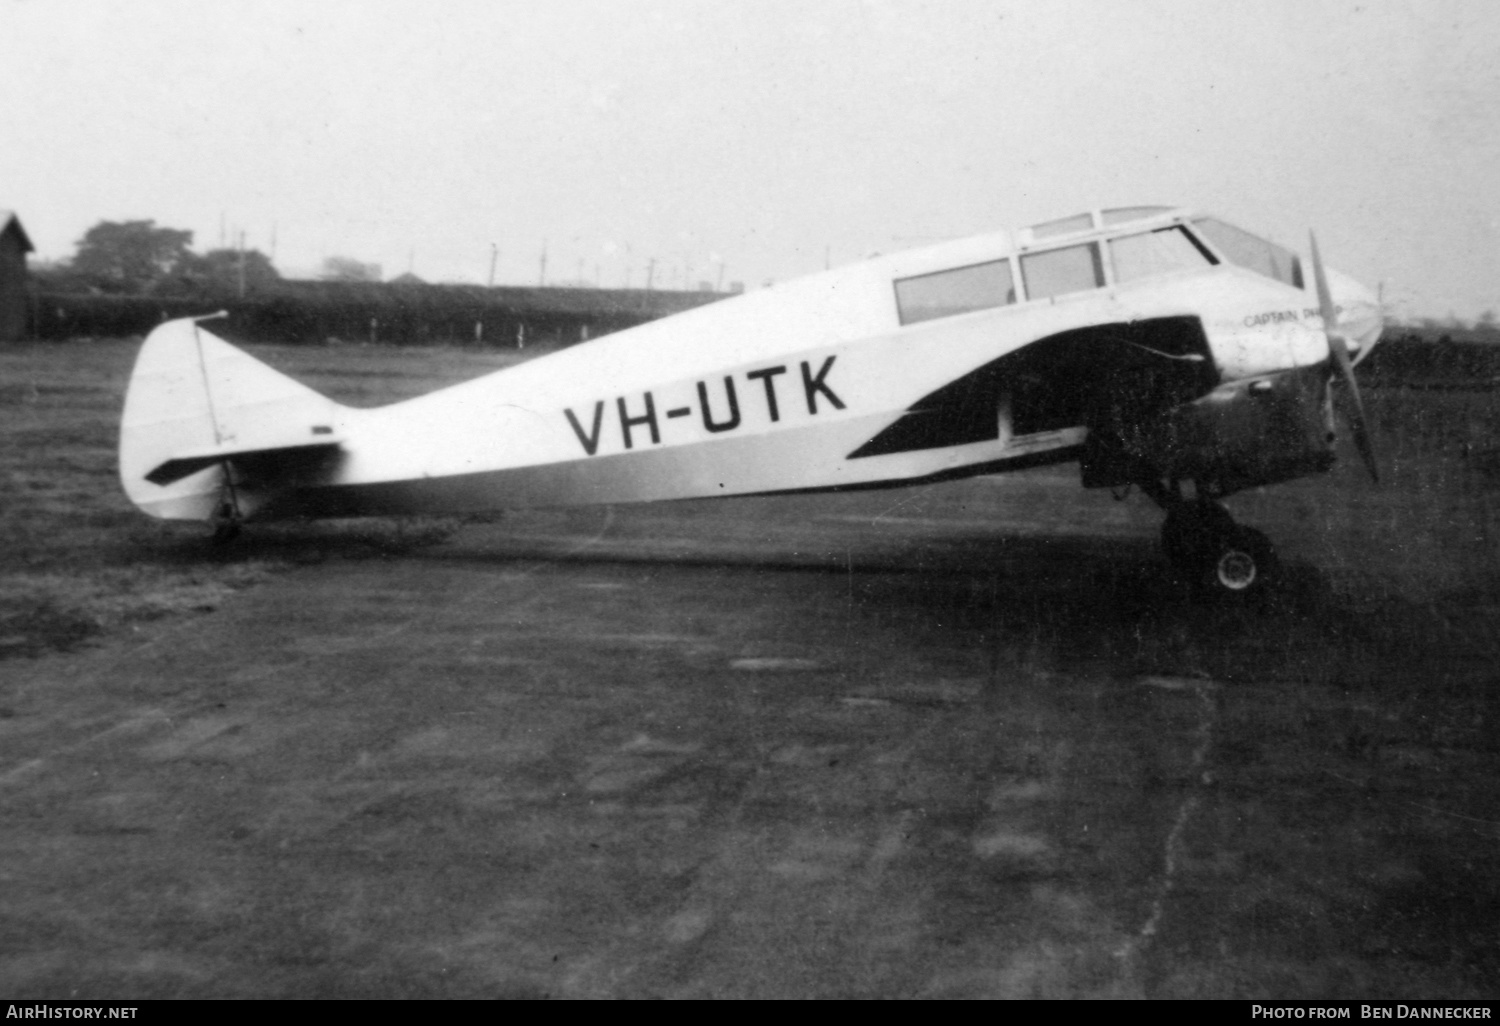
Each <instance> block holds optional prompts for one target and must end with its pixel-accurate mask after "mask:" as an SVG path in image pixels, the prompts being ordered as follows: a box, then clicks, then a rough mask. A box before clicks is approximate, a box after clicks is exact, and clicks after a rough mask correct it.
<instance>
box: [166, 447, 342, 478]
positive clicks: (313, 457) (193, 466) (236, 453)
mask: <svg viewBox="0 0 1500 1026" xmlns="http://www.w3.org/2000/svg"><path fill="white" fill-rule="evenodd" d="M338 448H339V443H338V442H337V441H324V442H309V443H307V444H305V445H281V446H276V447H274V448H261V449H241V448H232V447H226V448H215V449H210V450H207V451H202V452H193V453H184V454H183V455H181V456H174V457H172V458H171V459H169V460H167V461H166V462H165V463H162V464H161V465H160V466H158V467H157V468H156V469H154V470H152V471H151V472H150V473H149V474H147V475H146V480H147V481H150V482H151V483H152V484H155V485H169V484H171V483H172V482H173V481H181V480H182V479H183V478H185V477H189V476H191V475H193V474H196V473H198V471H200V470H206V469H207V468H209V467H212V466H214V465H215V464H218V463H226V462H233V463H236V464H239V465H241V466H244V467H247V468H253V469H255V470H257V471H262V470H264V469H271V468H275V467H276V466H278V465H285V466H286V467H288V468H294V467H303V466H306V465H308V464H310V463H314V462H316V461H317V460H318V459H320V458H322V457H325V456H328V455H331V454H332V453H334V452H337V451H338Z"/></svg>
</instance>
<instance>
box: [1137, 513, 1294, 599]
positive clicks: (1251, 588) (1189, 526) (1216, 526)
mask: <svg viewBox="0 0 1500 1026" xmlns="http://www.w3.org/2000/svg"><path fill="white" fill-rule="evenodd" d="M1161 542H1162V549H1163V550H1165V552H1166V555H1167V559H1168V561H1170V562H1171V564H1172V565H1173V566H1174V567H1176V568H1177V569H1178V570H1179V571H1181V572H1182V573H1183V574H1184V575H1185V576H1187V577H1188V578H1189V579H1190V580H1192V581H1193V582H1194V583H1195V584H1197V585H1199V586H1201V587H1202V588H1203V589H1204V591H1205V592H1206V593H1207V594H1209V595H1212V596H1215V597H1218V598H1223V599H1232V600H1234V599H1245V598H1249V597H1251V596H1253V595H1256V594H1259V593H1260V592H1262V591H1263V590H1264V589H1265V587H1266V585H1267V584H1268V583H1269V582H1270V580H1271V578H1272V577H1273V576H1274V575H1275V572H1276V554H1275V551H1274V550H1273V549H1272V547H1271V542H1270V540H1269V539H1268V538H1267V537H1266V536H1265V535H1264V534H1261V533H1260V532H1259V531H1257V530H1255V529H1254V528H1250V527H1241V526H1240V525H1239V524H1237V523H1235V522H1234V518H1233V517H1231V516H1230V515H1229V511H1228V510H1226V509H1225V508H1224V507H1223V506H1220V505H1219V504H1218V503H1216V502H1209V501H1199V502H1182V503H1179V504H1177V505H1174V506H1172V507H1171V509H1169V510H1168V511H1167V519H1166V521H1165V522H1164V523H1163V524H1162V529H1161Z"/></svg>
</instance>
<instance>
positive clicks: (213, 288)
mask: <svg viewBox="0 0 1500 1026" xmlns="http://www.w3.org/2000/svg"><path fill="white" fill-rule="evenodd" d="M242 267H243V275H244V277H243V284H244V291H246V292H255V291H257V290H263V289H266V288H269V287H270V286H272V285H275V284H276V283H277V282H279V281H280V280H281V275H279V274H277V273H276V268H275V266H274V265H273V264H272V263H271V258H270V257H268V256H266V255H265V254H264V253H262V252H261V251H260V250H258V249H246V250H238V249H211V250H209V251H208V252H207V253H205V254H203V255H202V256H196V255H193V254H190V255H189V259H188V261H186V266H185V267H184V270H185V272H186V274H185V276H186V277H187V278H188V279H189V280H190V282H191V284H192V286H193V288H194V290H195V291H201V292H211V293H213V294H215V295H238V294H239V292H240V285H241V281H242V279H241V268H242Z"/></svg>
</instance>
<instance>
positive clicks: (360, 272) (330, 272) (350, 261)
mask: <svg viewBox="0 0 1500 1026" xmlns="http://www.w3.org/2000/svg"><path fill="white" fill-rule="evenodd" d="M322 277H323V280H324V281H379V280H380V265H379V264H364V263H360V262H359V261H358V260H355V259H354V258H353V257H346V256H331V257H329V258H328V259H327V260H324V261H323V275H322Z"/></svg>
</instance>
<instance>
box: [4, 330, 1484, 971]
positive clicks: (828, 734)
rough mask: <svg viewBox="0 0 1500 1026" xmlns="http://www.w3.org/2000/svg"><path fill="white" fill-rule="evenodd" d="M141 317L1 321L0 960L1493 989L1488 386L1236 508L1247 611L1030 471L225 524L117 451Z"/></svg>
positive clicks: (196, 967) (439, 367)
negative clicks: (891, 486) (1259, 580)
mask: <svg viewBox="0 0 1500 1026" xmlns="http://www.w3.org/2000/svg"><path fill="white" fill-rule="evenodd" d="M255 353H256V355H257V356H259V357H261V358H262V359H265V360H267V361H268V362H270V363H272V364H274V365H276V366H278V367H280V368H281V369H283V370H285V371H287V372H288V373H291V374H293V375H294V376H296V377H298V378H299V379H301V380H303V381H306V382H307V383H308V384H310V385H312V386H313V387H315V388H318V389H320V390H322V391H325V392H327V393H328V394H330V395H332V396H334V397H335V398H337V399H340V400H342V401H344V402H348V403H352V404H356V405H374V404H378V403H380V402H384V401H388V400H392V399H399V398H402V397H405V396H410V395H414V394H419V393H422V392H426V391H428V390H429V389H431V388H434V387H437V386H439V385H442V384H445V383H448V382H451V381H456V380H460V379H464V378H468V377H471V376H473V375H475V374H478V373H482V372H484V371H487V370H490V369H493V368H495V367H497V366H502V365H503V363H504V360H503V358H501V357H498V356H496V355H495V354H492V353H482V352H472V351H469V352H466V351H458V350H454V351H445V350H432V349H421V350H399V349H384V348H381V349H375V348H370V349H365V348H339V349H280V348H264V347H263V348H258V349H256V350H255ZM133 355H134V345H133V344H131V343H129V342H108V341H91V342H75V343H69V344H62V345H53V346H48V347H33V348H26V347H22V348H16V349H10V350H6V351H0V375H3V376H0V382H3V384H0V410H3V413H0V431H3V433H4V442H5V444H4V445H3V447H0V460H3V469H4V473H3V475H0V488H3V489H4V495H3V507H0V544H3V546H4V548H3V551H4V557H3V558H4V560H5V563H4V574H3V578H0V657H9V661H8V662H5V663H0V735H3V740H4V747H5V750H6V753H7V759H6V760H5V762H4V765H0V783H4V784H5V785H6V786H5V787H4V788H3V789H0V798H3V799H4V807H3V812H4V816H5V819H6V822H7V823H8V824H10V825H11V827H12V829H11V830H10V831H9V833H8V835H7V844H8V847H6V848H5V849H4V850H3V852H0V855H3V860H4V862H5V867H6V872H5V874H3V876H4V878H5V880H6V887H5V888H3V889H0V894H3V896H4V898H3V900H0V989H7V986H8V989H10V990H11V991H14V992H17V993H21V992H25V993H32V994H39V995H40V994H59V995H60V994H67V993H75V994H83V995H88V994H98V995H105V994H114V995H119V994H134V995H137V996H145V997H168V996H171V997H183V996H187V997H203V996H213V997H224V996H236V995H243V996H262V997H264V996H294V997H307V996H338V995H349V996H353V995H358V996H365V997H368V996H381V995H389V996H396V995H402V996H471V997H472V996H491V995H494V994H506V993H509V994H515V995H521V996H526V995H540V994H544V993H553V994H572V995H579V996H650V995H655V994H673V993H678V994H685V995H688V996H693V995H699V996H701V995H715V996H721V995H733V994H755V993H759V994H769V995H773V996H789V995H798V996H808V995H814V994H821V993H827V994H830V995H849V994H856V995H865V996H905V995H920V994H938V995H955V996H967V995H981V994H997V995H1004V996H1033V997H1034V996H1079V995H1104V996H1120V995H1128V994H1144V995H1147V996H1209V997H1238V998H1246V997H1255V998H1260V997H1267V996H1279V997H1300V998H1314V997H1353V998H1358V997H1361V996H1364V997H1376V996H1380V997H1389V998H1395V999H1402V1000H1410V999H1415V998H1421V997H1448V998H1455V997H1466V996H1467V997H1475V998H1488V997H1493V996H1494V995H1495V994H1496V993H1500V869H1497V865H1500V863H1497V861H1496V857H1495V841H1496V839H1497V838H1500V799H1497V797H1496V796H1497V795H1500V787H1497V782H1500V734H1497V733H1496V731H1495V729H1494V725H1495V724H1496V723H1497V722H1500V688H1496V686H1495V685H1496V683H1500V634H1497V630H1496V627H1497V624H1500V555H1497V551H1496V550H1497V541H1500V459H1497V445H1496V439H1497V438H1500V405H1497V401H1496V399H1497V394H1496V393H1494V392H1485V391H1480V390H1474V389H1463V388H1443V389H1438V388H1431V389H1412V388H1387V389H1371V390H1370V393H1369V395H1368V396H1367V401H1368V404H1369V406H1370V408H1371V413H1372V417H1373V419H1374V422H1375V428H1376V440H1377V446H1378V448H1379V450H1380V453H1381V468H1382V473H1383V483H1382V485H1381V486H1380V487H1379V488H1375V487H1372V486H1370V485H1369V484H1368V482H1367V481H1365V480H1364V477H1363V470H1362V469H1361V468H1360V467H1359V465H1358V461H1357V460H1356V459H1354V457H1353V453H1352V452H1347V451H1346V452H1344V453H1343V455H1344V457H1345V458H1344V459H1343V461H1342V462H1341V463H1340V464H1339V465H1338V466H1337V467H1336V468H1335V469H1334V470H1333V471H1332V472H1331V473H1329V474H1326V475H1319V476H1316V477H1309V478H1304V479H1301V480H1298V481H1294V482H1289V483H1287V484H1285V485H1282V486H1278V487H1274V488H1267V489H1263V490H1255V491H1251V492H1247V493H1243V494H1241V495H1237V496H1234V497H1232V498H1231V500H1230V503H1229V504H1230V506H1231V507H1232V508H1233V510H1234V512H1235V514H1236V516H1237V517H1239V518H1240V519H1241V520H1242V521H1243V522H1245V523H1249V524H1256V525H1258V526H1260V527H1262V528H1263V529H1264V530H1266V532H1267V533H1268V534H1269V535H1270V536H1271V537H1272V538H1274V539H1275V541H1276V543H1277V545H1278V547H1279V549H1280V551H1281V553H1282V555H1283V558H1284V561H1285V563H1286V576H1285V579H1284V581H1283V583H1282V585H1281V586H1280V587H1279V588H1278V589H1277V590H1276V591H1275V592H1273V593H1272V596H1271V597H1270V598H1269V599H1268V601H1267V602H1265V603H1263V604H1261V605H1259V606H1254V607H1248V608H1243V607H1232V606H1205V605H1202V604H1199V603H1196V602H1194V601H1193V599H1192V593H1191V590H1190V589H1189V588H1188V587H1186V586H1185V585H1183V584H1182V582H1180V581H1177V580H1176V579H1175V578H1173V577H1172V575H1171V574H1170V573H1168V572H1166V571H1165V569H1164V568H1163V566H1162V563H1161V561H1160V559H1159V558H1158V557H1157V555H1156V553H1155V548H1156V546H1155V540H1154V537H1153V535H1154V532H1155V530H1156V525H1157V522H1158V520H1159V517H1158V514H1157V513H1156V511H1154V510H1153V509H1152V508H1151V507H1150V505H1149V503H1146V502H1144V501H1143V500H1141V499H1140V498H1139V497H1134V498H1132V499H1131V501H1129V502H1124V503H1115V502H1113V501H1112V500H1111V498H1110V496H1109V495H1108V494H1106V493H1100V492H1084V491H1082V490H1081V489H1079V488H1078V487H1077V484H1076V479H1075V477H1074V475H1075V473H1076V471H1075V469H1074V468H1068V467H1055V468H1044V469H1043V470H1040V471H1036V472H1032V473H1029V474H1023V475H1016V476H1013V477H1009V478H1002V479H993V480H989V479H974V480H968V481H962V482H956V483H952V484H946V485H937V486H931V487H927V488H918V489H908V490H900V491H891V492H859V493H850V494H846V495H835V496H824V495H818V496H793V497H776V498H758V499H748V500H744V501H743V502H699V503H683V504H659V505H654V506H640V507H630V508H619V509H606V510H600V509H589V510H571V511H530V512H525V513H518V514H515V515H511V516H507V517H506V518H505V519H504V520H501V521H500V522H498V523H494V524H490V525H482V524H473V525H466V522H465V521H463V520H461V519H458V518H453V519H427V520H420V521H396V520H369V521H358V522H352V521H351V522H322V523H315V524H286V525H256V526H255V527H254V529H253V530H247V532H246V534H245V535H244V536H243V537H242V538H241V539H240V540H239V541H238V542H236V543H235V544H234V545H233V546H231V547H229V548H227V549H223V550H216V549H213V548H211V547H210V546H209V544H208V542H207V539H206V531H205V530H204V528H203V526H202V525H184V524H179V525H171V524H162V523H159V522H156V521H153V520H150V519H148V518H146V517H144V516H142V515H140V514H138V513H137V512H135V511H134V510H133V509H131V508H130V505H129V503H128V502H127V501H126V500H125V498H124V497H123V495H122V494H121V492H120V490H119V487H118V482H117V481H116V478H115V469H114V444H115V431H116V422H117V419H118V415H119V409H120V405H121V402H122V399H123V395H122V392H123V388H124V383H125V381H126V378H127V376H128V373H129V366H130V361H131V359H132V358H133ZM309 563H321V564H322V565H319V566H317V567H315V568H313V569H311V570H297V569H296V568H297V567H298V566H300V565H304V564H309ZM277 575H281V576H280V578H279V580H276V581H275V582H274V583H272V578H274V577H276V576H277ZM261 582H266V585H267V586H265V587H263V588H260V589H255V585H257V584H258V583H261ZM237 591H243V592H245V593H244V594H240V595H238V596H235V594H234V593H235V592H237ZM232 596H233V597H234V600H233V601H226V600H228V599H230V598H231V597H232ZM220 604H222V605H223V606H224V608H223V609H222V610H221V611H220V612H219V613H217V614H216V615H212V616H204V615H201V614H202V611H205V610H210V609H213V608H214V607H216V606H217V605H220ZM195 616H197V617H199V619H197V620H196V621H194V620H193V619H191V618H193V617H195ZM152 620H155V621H158V622H156V623H148V622H147V621H152ZM136 631H139V632H140V633H139V634H138V635H134V632H136ZM163 641H165V642H167V643H165V644H163V643H162V642H163ZM89 646H92V650H90V651H84V652H80V653H78V654H75V655H61V656H58V655H49V654H48V653H55V652H57V651H59V650H62V651H66V650H67V649H70V648H79V647H89ZM33 657H35V658H33ZM559 959H560V960H559ZM819 972H824V973H825V974H826V975H824V976H819ZM851 972H855V973H858V972H866V973H867V976H866V977H865V978H864V980H863V982H862V983H859V984H858V985H855V984H851V983H850V982H849V981H850V980H851V975H850V974H851ZM757 987H759V988H761V989H759V990H757V989H756V988H757Z"/></svg>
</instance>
